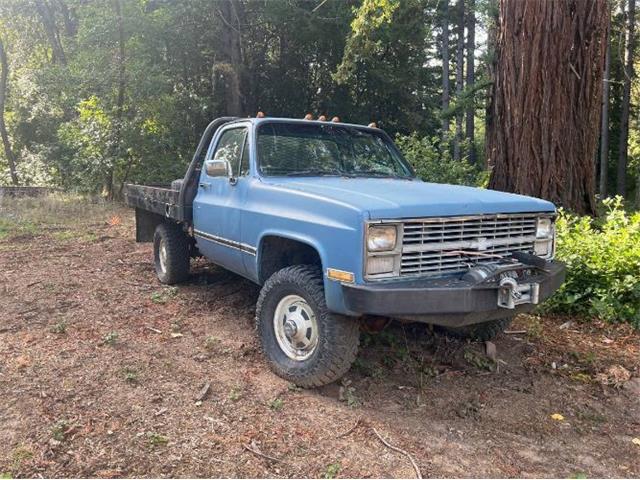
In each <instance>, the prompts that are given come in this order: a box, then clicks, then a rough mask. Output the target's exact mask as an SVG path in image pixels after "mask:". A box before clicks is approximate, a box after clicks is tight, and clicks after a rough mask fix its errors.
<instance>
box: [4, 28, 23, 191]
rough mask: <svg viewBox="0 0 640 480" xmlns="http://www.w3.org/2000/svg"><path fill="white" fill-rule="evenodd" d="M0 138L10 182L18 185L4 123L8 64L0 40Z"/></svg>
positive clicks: (13, 159)
mask: <svg viewBox="0 0 640 480" xmlns="http://www.w3.org/2000/svg"><path fill="white" fill-rule="evenodd" d="M0 67H1V68H2V72H0V136H2V145H3V146H4V154H5V156H6V157H7V163H9V173H10V175H11V181H12V182H13V184H14V185H18V183H19V182H18V174H17V172H16V164H17V163H18V162H17V159H16V156H15V154H14V153H13V150H12V149H11V142H10V141H9V134H8V133H7V125H6V124H5V122H4V106H5V103H6V99H7V82H8V81H9V62H8V61H7V52H6V51H5V50H4V44H3V43H2V39H1V38H0Z"/></svg>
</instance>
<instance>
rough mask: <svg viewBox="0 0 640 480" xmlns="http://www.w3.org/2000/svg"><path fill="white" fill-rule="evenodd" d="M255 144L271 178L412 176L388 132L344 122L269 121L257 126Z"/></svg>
mask: <svg viewBox="0 0 640 480" xmlns="http://www.w3.org/2000/svg"><path fill="white" fill-rule="evenodd" d="M257 147H258V162H259V166H260V171H261V172H262V174H263V175H267V176H283V175H286V176H310V177H311V176H319V175H336V176H353V177H392V178H413V174H412V172H411V169H410V168H409V166H408V165H407V164H406V162H405V161H404V159H403V158H402V156H401V155H400V154H399V153H398V152H397V150H395V148H393V145H392V144H391V142H389V140H388V139H387V138H385V136H383V135H381V134H379V133H377V132H371V131H368V130H360V129H358V128H353V127H348V126H346V125H321V124H314V123H310V124H308V125H305V124H296V123H267V124H264V125H260V127H259V128H258V145H257Z"/></svg>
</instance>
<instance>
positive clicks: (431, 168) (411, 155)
mask: <svg viewBox="0 0 640 480" xmlns="http://www.w3.org/2000/svg"><path fill="white" fill-rule="evenodd" d="M440 142H441V140H440V138H438V137H433V138H430V137H420V136H419V135H418V134H416V133H413V134H411V135H398V136H397V137H396V145H397V146H398V148H399V149H400V150H401V151H402V153H403V155H404V156H405V158H406V159H407V160H408V161H409V163H410V164H411V165H412V166H413V168H414V169H415V171H416V174H417V175H418V177H420V178H421V179H422V180H424V181H426V182H434V183H450V184H454V185H471V186H478V185H480V184H481V183H483V179H484V178H485V177H486V175H483V172H482V171H481V170H480V169H479V168H477V167H475V166H474V165H471V164H470V163H469V162H468V161H467V160H466V159H464V158H463V159H462V160H460V161H457V160H454V159H453V158H451V154H450V153H449V146H448V145H445V146H442V145H440ZM465 149H466V148H465V147H464V145H463V150H465Z"/></svg>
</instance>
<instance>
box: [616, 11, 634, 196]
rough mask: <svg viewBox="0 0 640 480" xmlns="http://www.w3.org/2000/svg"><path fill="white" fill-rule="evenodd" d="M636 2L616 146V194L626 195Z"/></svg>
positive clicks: (629, 17) (629, 15)
mask: <svg viewBox="0 0 640 480" xmlns="http://www.w3.org/2000/svg"><path fill="white" fill-rule="evenodd" d="M635 17H636V0H629V6H628V10H627V35H626V49H625V58H624V60H625V67H624V86H623V88H622V113H621V116H620V143H619V145H618V175H617V192H618V195H622V196H624V195H625V194H626V193H627V160H628V156H629V107H630V103H631V80H632V79H633V53H634V52H633V51H634V47H635Z"/></svg>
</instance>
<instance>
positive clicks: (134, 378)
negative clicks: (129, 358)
mask: <svg viewBox="0 0 640 480" xmlns="http://www.w3.org/2000/svg"><path fill="white" fill-rule="evenodd" d="M122 374H123V376H124V381H125V382H127V383H132V384H133V383H138V372H137V371H136V370H135V369H133V368H131V367H127V368H125V369H124V370H123V371H122Z"/></svg>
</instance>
